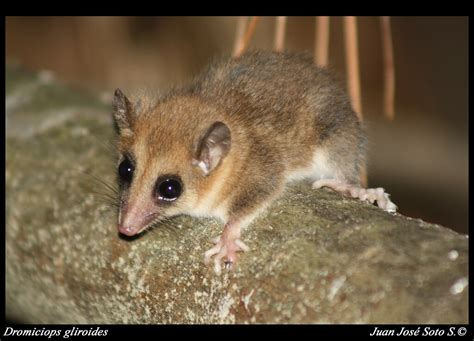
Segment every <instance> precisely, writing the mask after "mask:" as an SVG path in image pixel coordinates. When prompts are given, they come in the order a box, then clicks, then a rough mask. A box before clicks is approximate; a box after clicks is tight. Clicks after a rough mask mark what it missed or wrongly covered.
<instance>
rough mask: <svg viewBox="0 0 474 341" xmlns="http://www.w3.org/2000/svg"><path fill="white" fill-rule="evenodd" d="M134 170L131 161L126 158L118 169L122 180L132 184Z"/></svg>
mask: <svg viewBox="0 0 474 341" xmlns="http://www.w3.org/2000/svg"><path fill="white" fill-rule="evenodd" d="M134 170H135V168H134V167H133V164H132V163H131V162H130V160H129V159H127V158H125V159H124V160H123V161H122V162H120V165H119V167H118V173H119V176H120V179H121V180H123V181H124V182H128V183H130V182H132V178H133V171H134Z"/></svg>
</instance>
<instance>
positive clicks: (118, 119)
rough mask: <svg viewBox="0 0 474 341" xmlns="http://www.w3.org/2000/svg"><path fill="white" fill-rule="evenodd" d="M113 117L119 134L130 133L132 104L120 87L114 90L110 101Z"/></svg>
mask: <svg viewBox="0 0 474 341" xmlns="http://www.w3.org/2000/svg"><path fill="white" fill-rule="evenodd" d="M112 107H113V117H114V122H115V125H116V126H117V128H118V131H119V133H120V135H131V134H133V132H132V118H133V116H132V115H133V113H132V104H131V103H130V101H129V100H128V98H127V97H126V96H125V95H124V94H123V93H122V91H121V90H120V89H117V90H115V93H114V99H113V101H112Z"/></svg>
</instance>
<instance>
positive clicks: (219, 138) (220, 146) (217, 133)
mask: <svg viewBox="0 0 474 341" xmlns="http://www.w3.org/2000/svg"><path fill="white" fill-rule="evenodd" d="M230 145H231V136H230V129H229V127H227V125H226V124H225V123H222V122H214V123H213V124H211V126H210V127H209V128H207V129H206V130H205V132H204V133H203V134H202V135H201V137H200V138H199V141H198V143H197V149H196V153H195V159H193V164H194V165H196V166H199V168H200V169H201V170H202V172H203V173H204V175H209V174H210V173H211V172H212V171H213V170H214V169H215V168H216V167H217V166H218V165H219V163H220V162H221V160H222V159H223V158H224V157H225V156H226V155H227V154H228V153H229V150H230Z"/></svg>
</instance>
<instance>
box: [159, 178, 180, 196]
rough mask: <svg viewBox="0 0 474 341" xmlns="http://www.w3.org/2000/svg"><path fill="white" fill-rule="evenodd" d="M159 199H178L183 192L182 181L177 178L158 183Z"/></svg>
mask: <svg viewBox="0 0 474 341" xmlns="http://www.w3.org/2000/svg"><path fill="white" fill-rule="evenodd" d="M157 190H158V198H159V199H161V200H165V201H173V200H176V199H178V197H179V196H180V195H181V192H182V191H183V186H182V185H181V181H180V180H178V179H175V178H167V179H164V180H161V181H160V182H158V186H157Z"/></svg>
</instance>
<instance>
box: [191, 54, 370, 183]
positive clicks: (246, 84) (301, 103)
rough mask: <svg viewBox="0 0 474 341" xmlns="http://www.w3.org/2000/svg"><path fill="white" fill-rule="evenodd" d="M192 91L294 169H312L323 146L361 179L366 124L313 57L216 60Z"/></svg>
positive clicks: (352, 175) (349, 173)
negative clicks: (360, 119) (359, 118)
mask: <svg viewBox="0 0 474 341" xmlns="http://www.w3.org/2000/svg"><path fill="white" fill-rule="evenodd" d="M192 89H193V92H194V93H195V94H198V95H199V96H201V97H203V98H207V99H208V100H210V101H212V102H214V103H219V104H220V105H221V106H222V107H223V108H225V109H224V110H223V112H224V113H225V114H226V115H229V116H232V118H233V119H236V120H238V121H239V122H241V123H242V124H243V125H245V126H247V127H248V129H249V130H251V131H253V132H254V136H256V137H257V138H258V142H259V144H260V145H261V147H265V146H263V144H265V143H266V141H271V144H272V147H271V148H265V149H268V150H274V151H277V152H279V153H280V154H281V155H280V156H281V157H282V158H283V159H284V160H285V164H286V165H287V166H288V167H289V168H291V169H297V172H300V170H301V169H305V168H308V167H312V163H314V162H313V161H312V159H313V158H312V155H314V154H315V152H316V149H317V147H324V148H325V150H327V151H326V153H325V156H324V157H325V158H347V162H344V163H347V164H348V165H355V166H354V167H355V169H350V170H347V174H346V175H345V177H346V178H349V179H350V180H351V181H357V174H358V172H359V166H360V164H362V163H363V162H364V161H363V160H364V134H363V132H362V127H361V124H360V122H359V121H358V119H357V116H356V114H355V113H354V111H353V110H352V108H351V105H350V101H349V98H348V96H347V94H346V92H345V90H344V89H343V87H342V86H341V84H340V82H339V81H338V80H336V79H335V78H334V76H333V75H332V74H331V73H330V72H329V71H327V70H326V69H322V68H319V67H317V66H315V65H314V63H313V60H312V57H311V56H310V55H308V54H294V53H277V52H265V51H258V52H250V53H247V54H244V55H242V56H241V57H239V58H237V59H223V60H220V61H216V62H215V63H213V64H211V65H210V66H209V67H208V68H207V69H206V70H205V71H204V72H203V73H202V74H201V76H200V77H199V78H198V80H197V82H196V83H194V85H193V86H192ZM333 154H334V155H333ZM329 161H330V160H329ZM334 161H335V162H336V161H337V162H339V161H340V160H334ZM308 172H310V171H309V170H308ZM296 178H298V176H296Z"/></svg>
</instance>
